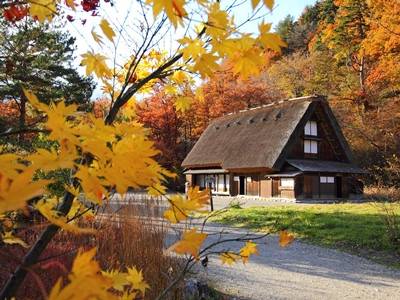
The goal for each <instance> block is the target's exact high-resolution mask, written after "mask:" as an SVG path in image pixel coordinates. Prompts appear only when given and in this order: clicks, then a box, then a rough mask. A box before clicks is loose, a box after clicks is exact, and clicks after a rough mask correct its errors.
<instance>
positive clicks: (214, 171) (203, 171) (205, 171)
mask: <svg viewBox="0 0 400 300" xmlns="http://www.w3.org/2000/svg"><path fill="white" fill-rule="evenodd" d="M226 173H229V172H228V170H224V169H196V170H187V171H185V172H183V174H226Z"/></svg>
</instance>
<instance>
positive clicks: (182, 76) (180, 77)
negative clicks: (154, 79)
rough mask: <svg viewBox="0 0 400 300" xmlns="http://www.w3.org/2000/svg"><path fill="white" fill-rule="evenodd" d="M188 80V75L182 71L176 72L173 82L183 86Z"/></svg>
mask: <svg viewBox="0 0 400 300" xmlns="http://www.w3.org/2000/svg"><path fill="white" fill-rule="evenodd" d="M187 79H188V76H187V73H186V72H185V71H182V70H178V71H175V72H174V74H173V75H172V80H173V81H174V82H176V83H177V84H179V85H182V84H183V83H184V82H185V80H187Z"/></svg>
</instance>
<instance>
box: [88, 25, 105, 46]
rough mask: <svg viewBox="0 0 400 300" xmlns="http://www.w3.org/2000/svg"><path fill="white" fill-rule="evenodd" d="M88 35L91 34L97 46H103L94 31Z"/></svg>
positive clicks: (100, 38)
mask: <svg viewBox="0 0 400 300" xmlns="http://www.w3.org/2000/svg"><path fill="white" fill-rule="evenodd" d="M90 33H91V34H92V37H93V39H94V41H95V42H96V43H97V44H99V45H101V44H103V38H102V37H101V36H100V35H98V34H97V33H96V32H95V31H94V28H93V29H92V31H91V32H90Z"/></svg>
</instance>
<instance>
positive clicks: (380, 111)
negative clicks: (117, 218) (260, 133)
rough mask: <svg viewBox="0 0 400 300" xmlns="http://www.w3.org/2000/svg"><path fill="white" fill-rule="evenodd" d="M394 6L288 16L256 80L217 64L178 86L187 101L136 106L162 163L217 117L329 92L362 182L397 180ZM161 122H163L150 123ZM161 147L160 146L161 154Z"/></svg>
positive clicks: (331, 4)
mask: <svg viewBox="0 0 400 300" xmlns="http://www.w3.org/2000/svg"><path fill="white" fill-rule="evenodd" d="M399 14H400V3H399V2H398V1H396V0H388V1H386V0H376V1H365V0H325V1H319V2H317V3H316V4H315V5H314V6H309V7H306V8H305V10H304V12H303V14H302V15H301V16H300V18H299V19H298V20H294V18H293V17H291V16H290V15H288V16H287V17H286V18H285V19H284V20H282V21H281V22H280V23H279V24H278V25H277V27H276V28H275V30H276V32H277V33H279V35H280V36H281V38H282V40H283V41H284V42H285V43H286V44H287V47H286V48H284V50H283V51H282V53H281V54H279V53H276V52H271V51H266V52H265V53H264V55H265V56H266V57H268V58H269V64H268V65H265V66H263V68H262V72H261V74H260V77H250V78H248V79H243V78H242V77H241V76H240V75H234V74H235V72H234V65H233V64H232V63H231V62H230V61H224V62H223V64H222V70H220V71H218V72H216V73H215V76H214V78H212V79H209V80H207V81H206V82H203V83H202V90H201V91H200V90H192V89H189V88H188V89H186V90H184V93H185V96H186V97H190V98H192V99H193V100H192V101H193V102H192V106H191V108H190V109H189V111H186V112H185V113H184V114H182V113H179V112H176V109H174V101H175V100H174V97H172V96H171V97H169V96H168V92H167V93H165V92H163V93H161V94H159V95H158V96H157V94H155V95H154V96H152V97H151V98H147V99H145V100H144V101H142V102H139V103H138V105H137V113H138V117H139V119H140V120H141V121H143V122H144V123H145V124H146V125H147V126H148V127H149V128H150V130H151V136H152V138H153V139H154V140H155V141H156V145H157V146H158V147H159V148H160V149H162V150H163V151H164V154H163V157H162V158H161V162H162V163H163V164H165V165H166V166H168V167H176V168H178V167H179V164H180V162H181V160H182V158H184V157H185V155H186V154H187V153H188V151H189V150H190V147H191V146H192V145H193V143H194V142H195V141H196V139H197V138H198V137H199V136H200V134H201V133H202V132H203V131H204V130H205V128H206V127H207V125H208V124H209V122H210V121H211V120H212V119H214V118H216V117H218V116H221V115H224V114H227V113H230V112H233V111H237V110H242V109H246V108H250V107H256V106H259V105H262V104H266V103H269V102H272V101H275V100H278V99H282V98H292V97H300V96H306V95H312V94H321V95H325V96H327V97H328V99H329V102H330V105H331V107H332V108H333V110H334V112H335V114H336V117H337V118H338V120H339V122H340V125H341V126H342V130H343V131H344V134H345V136H346V137H347V139H348V141H349V143H350V146H351V148H352V150H353V153H354V155H355V156H356V158H357V160H358V162H359V164H360V166H362V167H363V168H365V169H366V170H368V171H370V172H371V173H370V174H371V176H370V178H368V179H367V182H366V183H367V184H369V183H379V184H383V185H390V186H392V185H398V184H400V182H399V179H398V178H399V175H400V173H399V172H400V162H399V154H398V152H399V150H398V149H399V148H400V102H399V99H400V20H399V18H398V16H399ZM157 120H162V121H157ZM166 149H167V151H165V150H166Z"/></svg>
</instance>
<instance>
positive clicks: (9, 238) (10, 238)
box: [0, 231, 28, 248]
mask: <svg viewBox="0 0 400 300" xmlns="http://www.w3.org/2000/svg"><path fill="white" fill-rule="evenodd" d="M0 235H1V238H2V240H3V242H4V243H6V244H19V245H21V246H22V247H24V248H27V247H28V245H27V244H26V243H25V242H24V241H23V240H21V239H20V238H19V237H16V236H15V235H13V234H12V231H8V232H6V233H5V234H0Z"/></svg>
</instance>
